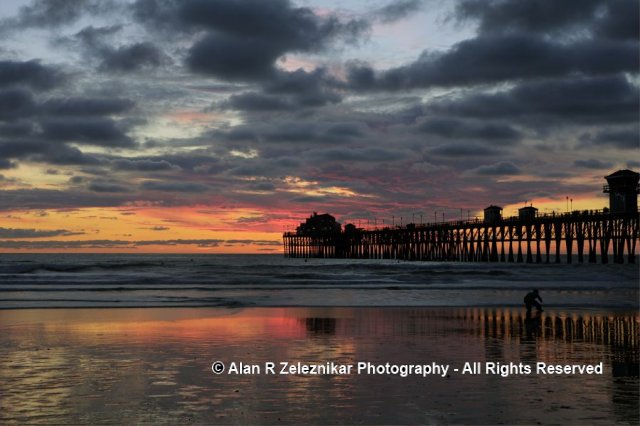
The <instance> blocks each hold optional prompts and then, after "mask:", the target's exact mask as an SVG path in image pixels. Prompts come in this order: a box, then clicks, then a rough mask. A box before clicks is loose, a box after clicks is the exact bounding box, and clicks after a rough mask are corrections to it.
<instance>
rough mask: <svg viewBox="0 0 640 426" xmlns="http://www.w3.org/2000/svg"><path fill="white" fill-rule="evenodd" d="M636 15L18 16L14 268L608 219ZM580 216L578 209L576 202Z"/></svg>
mask: <svg viewBox="0 0 640 426" xmlns="http://www.w3.org/2000/svg"><path fill="white" fill-rule="evenodd" d="M638 16H639V11H638V2H637V1H636V0H608V1H605V0H563V1H557V0H530V1H526V2H523V1H521V0H500V1H497V0H448V1H446V0H445V1H429V0H396V1H382V0H380V1H364V0H344V1H338V0H327V1H321V0H300V1H288V0H268V1H266V0H210V1H207V0H180V1H178V0H135V1H133V0H129V1H126V0H25V1H18V0H16V1H13V0H7V1H2V2H0V252H132V253H144V252H167V253H170V252H177V253H179V252H188V253H279V252H281V250H282V248H281V244H282V240H281V235H282V232H283V231H284V230H292V229H294V228H295V226H296V225H297V224H298V223H299V222H301V221H302V220H304V218H306V217H308V216H309V215H310V214H311V213H312V212H319V213H325V212H326V213H331V214H333V215H334V216H336V218H337V219H338V221H340V222H342V223H343V224H345V223H348V222H353V223H356V224H360V225H362V226H365V225H366V224H372V223H376V224H381V223H382V221H383V220H384V221H385V223H391V222H392V221H393V222H394V223H396V224H397V223H400V222H401V221H402V222H403V223H408V222H418V221H419V219H418V217H420V218H421V219H420V220H422V221H424V222H427V221H432V220H433V217H434V215H435V217H437V218H438V220H442V218H443V217H444V220H454V219H459V218H460V217H461V216H462V217H464V218H466V217H475V216H480V215H481V214H482V210H483V208H484V207H486V206H488V205H490V204H497V205H500V206H502V207H503V208H504V214H505V215H506V216H510V215H514V214H515V213H516V211H517V209H518V208H519V207H522V206H523V205H525V204H533V205H534V206H535V207H538V208H539V209H540V212H541V213H549V212H551V211H560V212H564V211H566V209H567V204H568V203H570V208H573V209H574V210H585V209H601V208H603V207H606V206H607V204H608V199H607V197H606V194H603V193H602V185H603V184H604V183H605V181H604V179H603V177H604V176H605V175H608V174H610V173H611V172H613V171H616V170H618V169H625V168H630V169H633V170H636V171H637V170H638V168H640V157H639V156H638V147H639V146H638V141H639V138H638V136H639V133H640V130H639V122H638V117H639V112H640V105H639V102H640V101H639V99H640V97H639V94H640V93H639V83H640V80H639V78H638V77H639V75H638V74H639V68H638V67H639V65H638V64H639V63H640V58H639V53H638V52H639V50H638V48H639V42H638V41H639V40H638V36H639V33H640V30H639V23H638ZM568 200H569V201H568Z"/></svg>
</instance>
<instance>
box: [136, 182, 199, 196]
mask: <svg viewBox="0 0 640 426" xmlns="http://www.w3.org/2000/svg"><path fill="white" fill-rule="evenodd" d="M141 188H142V189H145V190H151V191H166V192H194V193H198V192H205V191H207V190H208V189H209V187H208V186H206V185H203V184H201V183H196V182H170V181H146V182H143V183H142V185H141Z"/></svg>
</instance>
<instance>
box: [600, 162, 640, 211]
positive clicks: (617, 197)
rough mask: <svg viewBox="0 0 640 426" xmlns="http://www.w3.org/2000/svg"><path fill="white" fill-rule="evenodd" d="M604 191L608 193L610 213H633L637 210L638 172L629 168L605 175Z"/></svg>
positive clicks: (639, 175) (639, 176)
mask: <svg viewBox="0 0 640 426" xmlns="http://www.w3.org/2000/svg"><path fill="white" fill-rule="evenodd" d="M605 179H606V180H607V185H605V186H604V192H605V193H608V194H609V209H610V211H611V213H634V212H637V211H638V182H639V181H640V174H638V173H636V172H632V171H631V170H618V171H617V172H615V173H612V174H610V175H609V176H605Z"/></svg>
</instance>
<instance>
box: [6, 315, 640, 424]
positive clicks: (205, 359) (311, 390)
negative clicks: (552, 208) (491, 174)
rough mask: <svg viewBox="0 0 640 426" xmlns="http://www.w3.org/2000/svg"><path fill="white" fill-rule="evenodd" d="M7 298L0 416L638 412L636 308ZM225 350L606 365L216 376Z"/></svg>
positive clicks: (484, 419)
mask: <svg viewBox="0 0 640 426" xmlns="http://www.w3.org/2000/svg"><path fill="white" fill-rule="evenodd" d="M523 315H524V312H523V311H522V310H519V309H512V310H508V309H507V310H500V309H482V308H479V309H460V308H245V309H228V308H157V309H156V308H149V309H24V310H3V311H0V423H12V422H14V423H92V424H93V423H154V424H155V423H166V424H175V423H191V422H193V423H223V424H256V423H260V424H264V423H267V424H291V423H302V424H304V423H309V424H345V423H348V424H351V423H355V424H386V423H394V424H430V423H437V424H441V423H454V424H455V423H465V424H501V423H504V424H538V423H542V424H613V423H621V424H625V423H628V424H637V423H638V420H639V419H638V410H639V405H638V397H639V393H638V389H639V379H638V324H639V316H638V313H637V312H622V311H620V312H609V311H601V312H599V311H589V312H576V311H573V312H571V311H567V310H565V311H562V310H554V311H547V312H544V313H543V314H542V316H541V317H540V321H539V322H536V321H535V320H534V321H531V320H530V321H527V320H526V319H525V318H523ZM216 360H219V361H222V362H223V363H225V364H226V365H227V366H229V365H230V363H231V362H234V361H235V362H244V363H252V364H258V365H261V364H264V362H266V361H272V362H276V363H278V362H280V361H288V362H294V363H297V362H302V363H326V362H331V361H333V362H335V363H340V364H355V363H357V362H359V361H369V362H372V363H377V364H385V363H387V362H389V363H391V364H431V363H433V362H435V363H441V364H450V365H451V368H454V367H455V368H459V369H462V367H463V365H464V363H465V362H481V363H483V364H484V363H485V362H487V361H490V362H500V363H502V364H508V363H510V362H513V363H515V364H518V363H523V364H526V365H533V366H535V363H536V362H546V363H551V364H598V363H600V362H602V363H603V367H604V368H603V374H602V375H581V374H569V375H538V374H529V375H526V374H518V375H515V374H514V375H509V376H508V377H502V376H501V375H499V374H478V375H469V374H461V373H460V372H457V373H454V372H453V371H450V372H449V374H448V376H449V377H441V376H440V375H432V376H427V377H422V376H409V377H400V376H398V375H367V374H350V375H316V376H310V375H265V374H260V375H235V374H227V372H226V371H225V373H223V374H220V375H215V374H213V372H212V371H211V365H212V363H213V362H214V361H216Z"/></svg>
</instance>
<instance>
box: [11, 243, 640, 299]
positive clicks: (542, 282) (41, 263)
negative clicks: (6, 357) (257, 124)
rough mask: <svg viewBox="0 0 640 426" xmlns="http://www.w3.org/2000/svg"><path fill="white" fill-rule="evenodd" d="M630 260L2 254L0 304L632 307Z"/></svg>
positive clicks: (634, 276)
mask: <svg viewBox="0 0 640 426" xmlns="http://www.w3.org/2000/svg"><path fill="white" fill-rule="evenodd" d="M639 277H640V272H639V270H638V267H637V265H629V264H625V265H615V264H608V265H602V264H577V263H574V264H570V265H567V264H549V265H546V264H504V263H450V262H407V261H396V260H352V259H308V260H306V261H305V260H304V259H290V258H284V257H283V256H282V255H190V254H182V255H167V254H162V255H156V254H3V255H0V309H15V308H91V307H99V308H114V307H218V306H222V307H250V306H258V307H268V306H279V307H286V306H334V307H339V306H343V307H349V306H367V307H382V306H405V307H410V306H417V307H503V308H511V307H521V306H522V299H523V297H524V295H525V294H526V293H527V292H528V291H531V289H533V288H537V289H539V290H540V294H541V296H542V298H543V299H544V305H545V306H546V307H562V308H569V309H572V310H575V309H577V310H580V309H587V310H589V309H591V310H593V309H630V310H637V309H638V306H639V303H638V299H639V298H638V282H639Z"/></svg>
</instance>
